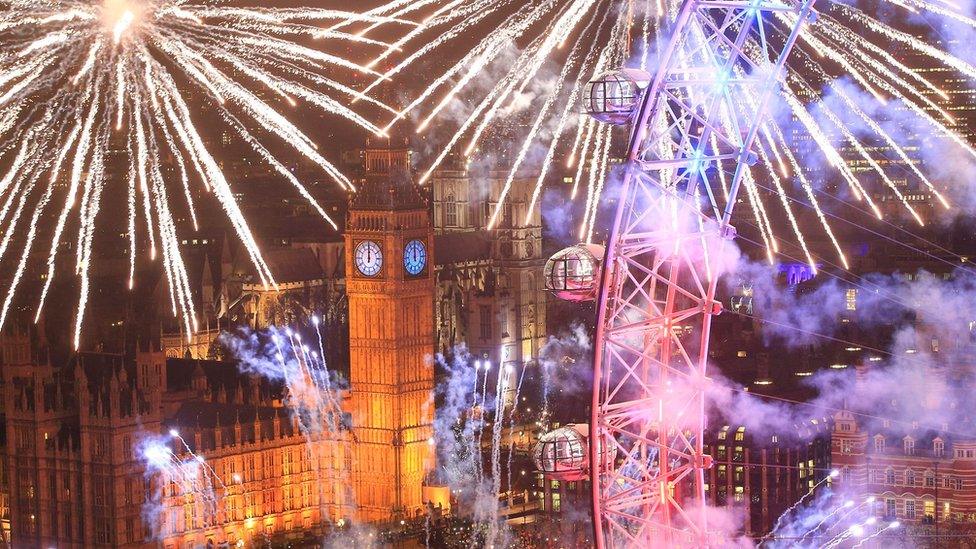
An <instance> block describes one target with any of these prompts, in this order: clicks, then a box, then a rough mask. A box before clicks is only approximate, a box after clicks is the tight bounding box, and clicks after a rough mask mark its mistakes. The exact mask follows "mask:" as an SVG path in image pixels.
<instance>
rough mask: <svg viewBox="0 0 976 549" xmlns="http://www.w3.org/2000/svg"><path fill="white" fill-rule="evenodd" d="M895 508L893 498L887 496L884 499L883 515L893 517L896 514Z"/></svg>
mask: <svg viewBox="0 0 976 549" xmlns="http://www.w3.org/2000/svg"><path fill="white" fill-rule="evenodd" d="M897 514H898V512H897V508H896V507H895V500H894V499H893V498H888V499H886V500H885V517H887V518H895V516H897Z"/></svg>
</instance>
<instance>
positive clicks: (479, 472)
mask: <svg viewBox="0 0 976 549" xmlns="http://www.w3.org/2000/svg"><path fill="white" fill-rule="evenodd" d="M484 367H485V379H484V380H482V382H481V403H480V404H479V405H478V407H479V415H480V417H479V418H478V425H477V429H476V431H475V437H474V442H475V451H476V452H477V454H475V465H476V468H475V469H476V470H475V475H476V477H477V479H478V480H477V482H476V485H479V486H480V485H481V481H482V480H483V478H484V460H483V459H482V458H481V447H482V445H481V437H482V435H483V434H484V429H485V415H486V414H485V407H486V404H487V402H488V374H489V373H490V372H491V363H490V362H489V361H487V360H486V361H485V362H484ZM477 390H478V383H477V378H476V379H475V401H477V400H478V398H477V397H478V394H477Z"/></svg>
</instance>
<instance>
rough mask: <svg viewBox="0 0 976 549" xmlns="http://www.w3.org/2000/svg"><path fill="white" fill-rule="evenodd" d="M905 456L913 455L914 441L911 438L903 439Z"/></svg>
mask: <svg viewBox="0 0 976 549" xmlns="http://www.w3.org/2000/svg"><path fill="white" fill-rule="evenodd" d="M905 455H906V456H914V455H915V439H913V438H911V437H905Z"/></svg>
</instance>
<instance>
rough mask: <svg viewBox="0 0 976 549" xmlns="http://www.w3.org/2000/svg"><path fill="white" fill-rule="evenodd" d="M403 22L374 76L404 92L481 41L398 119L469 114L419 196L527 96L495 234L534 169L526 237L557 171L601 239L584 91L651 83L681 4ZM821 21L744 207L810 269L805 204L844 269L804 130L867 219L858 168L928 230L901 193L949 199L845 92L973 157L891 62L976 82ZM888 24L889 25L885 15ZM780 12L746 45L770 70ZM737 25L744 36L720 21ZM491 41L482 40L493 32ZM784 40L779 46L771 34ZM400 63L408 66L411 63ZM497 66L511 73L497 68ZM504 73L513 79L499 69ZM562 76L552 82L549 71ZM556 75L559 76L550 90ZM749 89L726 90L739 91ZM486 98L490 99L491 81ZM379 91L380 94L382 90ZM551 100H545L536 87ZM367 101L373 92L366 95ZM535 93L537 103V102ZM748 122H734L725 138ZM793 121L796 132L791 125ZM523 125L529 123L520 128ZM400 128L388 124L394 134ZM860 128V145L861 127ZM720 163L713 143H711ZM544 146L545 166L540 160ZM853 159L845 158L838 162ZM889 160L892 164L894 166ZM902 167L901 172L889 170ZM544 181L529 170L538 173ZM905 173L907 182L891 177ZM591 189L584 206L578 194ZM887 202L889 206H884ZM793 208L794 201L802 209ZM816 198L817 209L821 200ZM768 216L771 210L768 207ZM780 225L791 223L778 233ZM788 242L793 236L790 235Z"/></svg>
mask: <svg viewBox="0 0 976 549" xmlns="http://www.w3.org/2000/svg"><path fill="white" fill-rule="evenodd" d="M416 4H419V5H421V6H420V7H418V6H416V5H412V6H409V7H405V8H402V9H399V10H396V9H391V10H389V12H388V13H389V14H390V15H391V16H393V17H408V16H410V14H411V13H412V12H414V11H418V10H419V12H420V13H422V14H423V16H422V18H420V17H418V18H417V21H418V26H417V28H416V29H414V30H412V31H411V32H409V33H407V34H405V35H404V36H403V37H402V38H401V39H400V40H399V41H397V42H396V43H395V44H394V45H392V46H391V47H389V48H387V50H386V51H384V52H383V53H382V54H381V55H379V56H378V57H377V58H376V59H375V61H374V63H373V64H372V65H370V66H377V63H379V62H380V61H383V62H385V63H390V64H391V67H392V68H390V69H389V70H387V71H386V72H385V73H384V75H385V76H388V77H396V76H397V75H398V74H400V73H403V72H405V71H408V70H409V68H410V67H411V65H414V64H416V63H419V62H422V61H423V60H424V59H425V58H426V57H428V56H430V55H432V54H433V53H434V52H437V51H440V50H443V49H446V48H451V47H452V45H454V44H458V43H467V42H470V41H471V36H472V35H473V34H474V35H476V36H478V37H479V38H478V39H477V42H476V44H475V46H474V47H473V48H470V49H468V48H464V49H463V51H465V52H467V53H466V54H465V55H464V56H463V57H461V58H460V59H458V60H457V61H456V62H455V63H454V64H453V65H451V66H449V67H448V68H447V69H446V70H444V71H443V72H442V73H440V74H439V75H438V76H436V77H435V78H433V79H431V80H430V83H429V85H428V86H426V88H425V89H423V90H422V91H421V92H420V93H418V94H417V96H416V98H415V99H414V100H413V101H412V102H411V103H410V104H409V105H407V106H406V108H404V109H403V110H402V111H401V112H400V113H399V114H398V115H397V116H396V117H394V123H395V122H396V121H397V120H402V119H405V118H408V117H415V118H417V119H418V120H419V121H420V122H419V124H418V132H424V131H426V130H427V128H428V126H429V124H430V123H431V121H432V120H434V119H435V118H436V117H438V116H439V115H442V113H444V112H445V109H446V108H447V107H448V106H449V105H450V104H451V103H452V102H453V101H456V100H458V99H460V98H465V99H472V98H473V100H472V102H471V103H470V106H469V107H467V108H466V110H465V113H464V115H463V116H462V118H461V121H460V124H459V126H458V128H457V129H456V131H455V132H454V133H453V134H452V135H451V136H450V137H449V138H448V139H447V140H446V143H445V144H444V145H443V147H441V148H440V152H439V154H437V155H435V157H434V159H433V161H432V162H431V163H430V165H429V167H428V169H427V170H426V171H425V173H424V174H423V177H422V181H426V180H428V179H429V178H430V177H431V175H432V174H433V173H434V172H435V170H436V169H437V168H438V167H439V166H440V165H441V164H442V163H443V162H444V160H445V159H446V158H447V157H448V156H449V154H451V153H452V152H453V151H463V152H464V154H465V155H467V156H470V155H472V154H473V153H474V152H475V151H476V150H477V149H478V147H479V144H480V143H481V142H482V141H484V140H485V139H486V138H487V136H488V135H490V133H491V131H492V129H493V128H496V127H499V126H504V125H505V124H506V123H508V122H511V121H512V118H511V116H510V114H509V113H510V112H511V110H512V109H511V108H510V106H511V105H513V104H514V103H516V102H517V101H519V99H520V95H521V94H523V93H525V92H526V90H532V91H533V93H538V94H539V96H538V97H537V98H536V99H535V100H534V103H533V104H532V109H530V110H529V113H528V114H527V115H526V114H524V113H522V114H519V115H518V116H523V117H524V116H528V117H529V121H528V122H527V123H525V125H526V127H528V128H529V129H528V130H527V131H526V132H524V134H522V137H521V138H520V141H519V142H518V143H517V150H516V154H515V155H514V156H513V158H514V160H513V162H512V164H511V166H510V168H509V169H510V172H509V174H508V177H507V181H506V184H505V186H504V188H503V191H502V193H501V196H500V199H499V201H498V202H497V204H496V207H495V208H494V210H493V212H492V214H491V217H490V221H489V227H491V226H494V225H495V223H496V222H497V221H498V219H499V213H500V212H501V211H502V205H503V203H504V202H505V200H506V198H507V195H508V192H509V191H510V189H511V186H512V183H513V182H514V180H515V179H516V174H517V173H518V172H519V170H523V169H524V168H525V167H527V166H526V164H527V163H529V162H537V163H538V168H539V170H538V177H537V178H536V188H535V192H534V194H533V196H532V199H531V202H530V204H528V208H527V217H526V222H528V219H529V218H530V216H531V215H532V210H533V209H534V208H535V207H537V206H538V201H539V197H540V193H541V190H542V188H543V182H544V181H545V179H546V177H547V175H548V174H549V173H550V171H551V170H552V167H553V165H554V163H555V162H558V161H564V162H565V163H566V168H567V169H568V170H570V171H571V172H575V175H576V177H575V179H574V187H573V189H572V197H573V198H574V199H577V196H578V197H579V200H584V199H585V201H586V206H585V208H584V209H583V211H584V212H585V213H584V216H583V220H582V222H581V224H580V227H579V238H580V239H584V240H590V239H592V238H593V232H594V225H595V222H596V213H597V209H598V207H599V204H600V198H601V197H600V195H601V192H602V189H603V183H604V180H605V178H606V175H607V173H608V166H609V165H610V162H611V155H612V151H611V141H612V139H611V129H610V128H609V127H606V126H603V125H600V124H598V123H597V122H595V121H594V120H593V119H592V118H590V117H586V116H580V110H581V109H580V107H579V105H580V99H581V97H582V95H583V94H584V93H585V85H586V83H587V82H588V81H590V80H592V79H593V78H595V77H597V76H598V75H600V74H601V73H604V72H606V71H609V70H613V69H615V68H617V67H619V66H623V65H627V66H629V67H635V68H640V69H644V70H649V69H651V70H652V67H651V66H652V65H653V64H654V56H655V52H656V50H657V45H656V44H657V40H659V39H661V40H666V39H667V38H668V36H667V34H668V32H667V29H668V27H669V26H670V24H671V18H672V17H673V16H674V15H675V14H677V13H678V12H679V7H680V2H678V1H677V0H654V1H651V0H545V1H542V2H526V1H515V0H513V1H498V0H428V1H425V2H418V3H416ZM881 4H882V6H881V7H882V8H883V9H884V10H895V11H896V12H900V15H896V16H894V17H892V18H891V19H892V20H904V19H905V18H906V17H907V16H909V15H910V16H919V17H935V18H944V19H946V20H951V21H952V23H953V24H955V25H961V26H963V27H968V28H972V27H976V21H974V20H973V19H972V18H970V17H969V16H967V15H965V14H963V13H961V11H962V10H961V8H959V7H957V6H955V5H953V4H952V3H949V2H941V1H932V2H926V1H923V0H904V1H903V0H889V1H888V2H882V3H881ZM817 7H818V9H819V10H820V13H819V17H818V18H817V20H816V21H815V22H814V23H813V24H810V25H804V27H803V30H802V33H801V36H800V41H799V43H798V46H797V48H796V50H797V51H796V53H795V55H794V57H793V58H792V59H791V61H790V63H789V66H788V67H787V77H786V79H785V80H786V81H785V82H784V85H783V88H782V90H781V92H782V96H783V97H782V100H781V103H782V104H785V105H786V109H787V112H786V113H782V114H781V115H780V117H779V119H776V118H775V117H772V116H771V117H770V118H769V120H768V122H767V123H766V124H765V125H764V126H763V128H762V131H761V132H760V139H759V140H758V141H757V144H756V148H757V151H756V152H757V157H758V160H759V163H758V164H757V165H756V166H754V167H751V168H750V169H749V170H747V173H746V174H745V178H744V184H745V185H746V190H747V193H746V199H745V200H746V201H747V202H748V203H749V205H750V207H751V209H752V213H753V216H754V219H755V225H756V226H757V229H758V230H757V232H758V234H759V235H760V236H761V237H762V241H763V242H764V244H765V247H766V253H767V256H768V258H769V259H770V261H772V258H773V256H774V254H776V253H777V252H778V251H779V242H780V241H781V240H783V239H784V237H787V238H791V239H792V240H794V241H795V242H796V244H797V245H798V246H799V247H800V248H801V249H802V250H803V253H804V254H805V255H806V259H807V260H808V261H809V262H810V263H811V264H812V265H814V264H815V263H816V261H815V260H814V257H813V254H812V253H811V251H810V249H809V247H808V246H807V239H806V237H805V235H804V233H803V232H802V231H801V229H800V226H801V224H800V223H798V222H797V218H796V216H797V214H796V213H795V212H794V210H795V209H796V207H797V206H796V205H797V203H798V202H802V203H804V205H805V206H807V207H809V208H810V209H811V210H812V211H813V213H814V214H815V216H816V218H817V219H818V220H819V222H820V227H821V229H822V231H823V232H824V234H825V235H826V236H827V237H828V240H829V242H830V243H831V245H832V246H833V248H834V249H835V251H836V254H837V258H838V262H839V263H840V264H841V265H843V266H845V267H846V266H847V259H846V257H845V255H844V252H843V251H842V246H841V244H840V243H839V241H838V239H837V237H836V236H835V231H834V229H833V228H832V226H831V223H830V221H829V217H830V216H829V214H828V213H826V212H825V211H824V209H823V207H822V205H821V201H820V198H818V196H819V195H822V192H821V189H819V188H818V187H817V184H816V182H814V181H811V180H810V179H809V176H808V175H807V172H805V171H804V169H803V168H804V167H805V162H806V160H807V159H806V158H803V157H801V156H800V154H799V153H797V151H795V150H794V149H795V143H793V142H792V141H791V135H792V134H795V133H796V132H797V131H799V132H802V133H804V134H805V135H807V136H808V137H809V138H810V140H812V142H813V143H814V144H815V145H816V149H817V151H818V154H819V155H821V157H822V158H823V159H825V160H826V163H827V164H828V165H829V166H830V167H831V169H833V170H836V173H838V174H839V175H840V177H841V178H842V180H843V181H844V182H845V184H846V185H847V186H848V192H849V194H850V195H851V196H852V198H853V199H854V200H856V201H858V202H859V203H861V204H862V206H860V207H862V208H863V209H864V210H865V211H868V212H870V213H871V214H873V215H874V216H876V217H878V218H881V217H882V211H881V208H880V207H879V205H878V204H877V196H878V194H877V193H876V194H874V195H873V194H872V193H871V192H870V191H869V190H868V189H866V188H865V186H864V183H863V179H862V178H861V177H859V174H858V173H856V172H855V171H854V170H853V169H852V167H851V165H852V163H851V162H850V161H851V160H855V161H856V163H857V164H859V165H861V166H866V168H864V169H861V170H860V172H861V173H864V172H871V173H873V174H874V177H875V179H877V180H878V181H879V182H880V184H881V185H882V186H883V187H884V188H885V189H886V191H884V192H886V193H888V194H889V195H890V196H891V198H892V199H894V200H896V201H898V202H899V203H900V204H901V206H902V207H903V208H904V210H905V211H906V212H908V213H909V214H910V216H911V217H913V218H914V219H915V220H916V221H917V222H918V223H919V224H922V217H921V216H920V215H919V213H918V212H917V211H916V207H915V206H913V204H912V203H911V202H910V201H909V200H908V198H907V197H906V195H905V192H904V187H903V186H899V185H898V184H896V182H895V181H896V180H897V179H904V178H905V177H906V176H905V173H904V172H908V175H907V177H908V179H910V180H911V181H912V182H913V183H918V185H919V187H920V188H921V189H923V192H926V193H928V194H930V195H931V196H932V197H933V198H934V199H935V200H936V202H937V203H938V204H940V207H944V208H949V206H950V204H949V202H948V200H947V199H946V198H945V196H944V188H940V187H939V186H938V185H937V184H936V183H934V182H933V181H932V180H931V179H930V177H929V176H928V175H927V174H926V173H925V171H924V169H923V168H922V167H920V166H919V160H918V158H916V157H913V156H912V155H910V154H909V152H908V151H909V150H910V149H911V148H912V147H913V145H910V144H907V143H904V142H901V140H903V138H904V136H900V135H897V134H896V132H894V131H893V130H892V129H891V125H887V126H886V125H885V124H883V123H879V121H878V120H876V119H875V114H874V113H873V112H872V111H871V109H870V108H868V107H866V106H865V101H864V98H863V97H859V96H858V97H855V96H853V95H852V92H851V87H850V86H845V85H844V84H845V82H844V81H843V80H839V78H840V77H846V78H847V79H850V80H851V81H853V82H854V83H855V84H856V86H857V87H859V88H860V90H858V92H861V91H863V92H865V93H864V94H862V95H866V96H867V97H868V98H869V100H873V101H874V102H875V103H876V104H877V106H879V107H880V106H885V105H897V106H898V110H899V111H901V112H905V113H908V114H909V115H910V116H912V117H914V118H915V119H916V120H915V122H918V123H920V124H921V125H922V126H925V127H926V128H927V130H926V131H928V132H929V135H930V136H932V137H936V138H940V139H945V140H947V142H951V143H953V144H954V146H957V147H959V148H960V149H961V150H962V151H963V152H964V154H965V155H968V156H969V157H972V158H976V152H974V150H973V148H972V146H971V145H970V144H969V143H967V142H966V141H965V139H963V138H962V137H961V136H960V135H959V134H957V133H956V132H955V131H954V129H955V128H957V127H958V121H956V120H955V118H954V117H953V116H952V115H951V114H950V112H948V110H947V108H946V104H947V100H948V99H949V96H948V95H947V93H946V91H945V90H943V89H941V88H940V87H939V85H938V84H937V83H936V82H933V80H932V78H931V76H930V75H931V74H933V72H932V71H928V72H926V71H920V70H918V68H917V67H916V68H913V67H909V66H908V65H907V64H906V63H905V62H904V61H903V56H902V57H896V56H895V55H894V54H892V53H890V52H892V51H895V50H896V49H897V50H900V51H901V52H902V53H903V54H906V55H914V56H917V57H919V58H920V59H923V60H924V63H928V64H930V65H932V66H934V67H936V69H937V71H939V70H942V71H948V72H949V73H950V74H958V75H960V76H962V77H964V78H969V79H973V78H976V72H974V71H976V67H974V66H973V65H971V64H970V63H968V62H967V61H965V60H963V59H961V58H959V57H956V56H954V55H953V54H951V53H949V52H946V51H943V50H941V49H939V48H937V47H935V46H933V45H931V44H929V43H926V41H924V40H922V39H919V38H917V37H916V36H914V35H912V34H909V33H906V32H904V31H902V30H898V29H896V28H894V27H892V26H890V25H889V24H887V23H886V22H885V21H883V20H881V19H879V18H876V17H874V16H872V15H870V14H868V13H866V12H865V11H863V10H861V9H858V8H857V7H855V6H852V5H849V4H847V3H841V2H836V3H828V2H822V3H821V2H818V6H817ZM880 11H883V10H879V12H880ZM789 17H790V16H789V15H787V12H786V11H783V12H782V13H781V14H780V19H779V20H777V21H772V22H770V23H779V26H778V28H775V25H774V29H773V30H774V35H771V36H765V35H763V36H752V37H750V38H749V40H748V42H747V44H746V45H745V48H746V51H749V50H750V49H751V50H753V51H754V52H755V54H756V61H757V66H758V65H761V63H759V61H760V60H761V56H760V53H761V47H760V44H761V43H763V42H765V41H766V40H774V41H775V40H782V39H783V38H785V34H783V33H785V32H787V31H788V29H789V28H791V26H792V23H793V21H791V20H789ZM716 24H723V25H724V24H729V25H735V24H736V22H734V21H732V22H716ZM485 29H487V32H485ZM776 32H778V33H780V36H775V33H776ZM513 44H517V45H519V48H518V51H517V58H516V59H515V61H514V62H509V58H507V57H505V56H503V53H504V52H506V51H510V50H511V48H512V45H513ZM401 52H407V53H406V55H403V54H401ZM499 58H505V59H506V61H505V62H504V63H499V62H497V60H498V59H499ZM500 65H503V66H500ZM554 65H555V66H556V67H557V69H556V70H555V71H553V70H552V67H553V66H554ZM553 73H556V76H555V77H553ZM742 76H743V75H729V78H741V77H742ZM486 80H487V81H489V82H490V85H488V86H487V87H485V86H484V82H485V81H486ZM380 81H381V80H380V79H377V80H376V82H375V83H374V84H373V86H376V85H379V83H380ZM540 81H541V82H545V86H537V83H538V82H540ZM371 88H372V87H369V88H367V90H369V89H371ZM540 88H544V89H541V92H540ZM753 100H754V98H749V97H738V98H736V99H735V101H736V102H738V106H739V107H741V110H743V111H747V110H749V109H750V107H751V105H750V102H751V101H753ZM737 115H738V113H726V114H725V117H726V120H727V123H728V125H729V126H730V127H731V125H733V124H734V123H735V118H736V116H737ZM784 118H790V119H791V120H790V121H789V122H783V121H782V119H784ZM523 121H524V118H523V119H520V120H519V123H520V124H521V123H524V122H523ZM391 125H392V123H391ZM855 127H856V128H859V129H858V131H854V130H852V129H851V128H855ZM712 145H713V147H715V148H717V146H718V145H717V144H715V143H713V144H712ZM536 147H539V148H540V149H541V150H544V151H545V153H544V154H534V153H535V152H536V151H534V150H533V149H534V148H536ZM842 150H843V155H842V153H841V151H842ZM889 157H890V158H889ZM895 165H897V166H898V167H897V168H895V167H893V166H895ZM533 167H535V166H533ZM717 168H719V169H718V170H717V171H718V173H719V176H720V177H719V178H717V179H718V180H719V181H721V185H717V187H718V186H722V188H721V189H718V188H716V189H712V191H714V193H715V195H716V196H719V197H721V196H725V197H727V196H728V189H727V188H725V187H724V185H725V182H726V177H725V175H726V173H727V172H729V170H730V169H732V168H734V166H731V164H730V165H729V166H724V167H723V166H717ZM895 169H898V172H897V177H896V174H895V173H893V171H894V170H895ZM584 188H585V193H584V192H582V191H583V189H584ZM880 194H884V193H880ZM794 195H796V196H794ZM821 198H822V196H821ZM767 202H769V204H767ZM774 205H775V206H777V207H779V208H781V209H782V210H783V214H782V215H780V216H774V215H771V213H770V212H769V211H768V209H769V208H772V207H773V206H774ZM771 219H783V220H784V221H785V226H784V227H779V226H778V225H777V223H775V222H772V221H771ZM787 235H789V236H787Z"/></svg>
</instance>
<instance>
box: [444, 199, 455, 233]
mask: <svg viewBox="0 0 976 549" xmlns="http://www.w3.org/2000/svg"><path fill="white" fill-rule="evenodd" d="M444 226H445V227H457V226H458V218H457V198H456V197H455V196H454V195H453V194H449V195H447V198H445V199H444Z"/></svg>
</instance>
